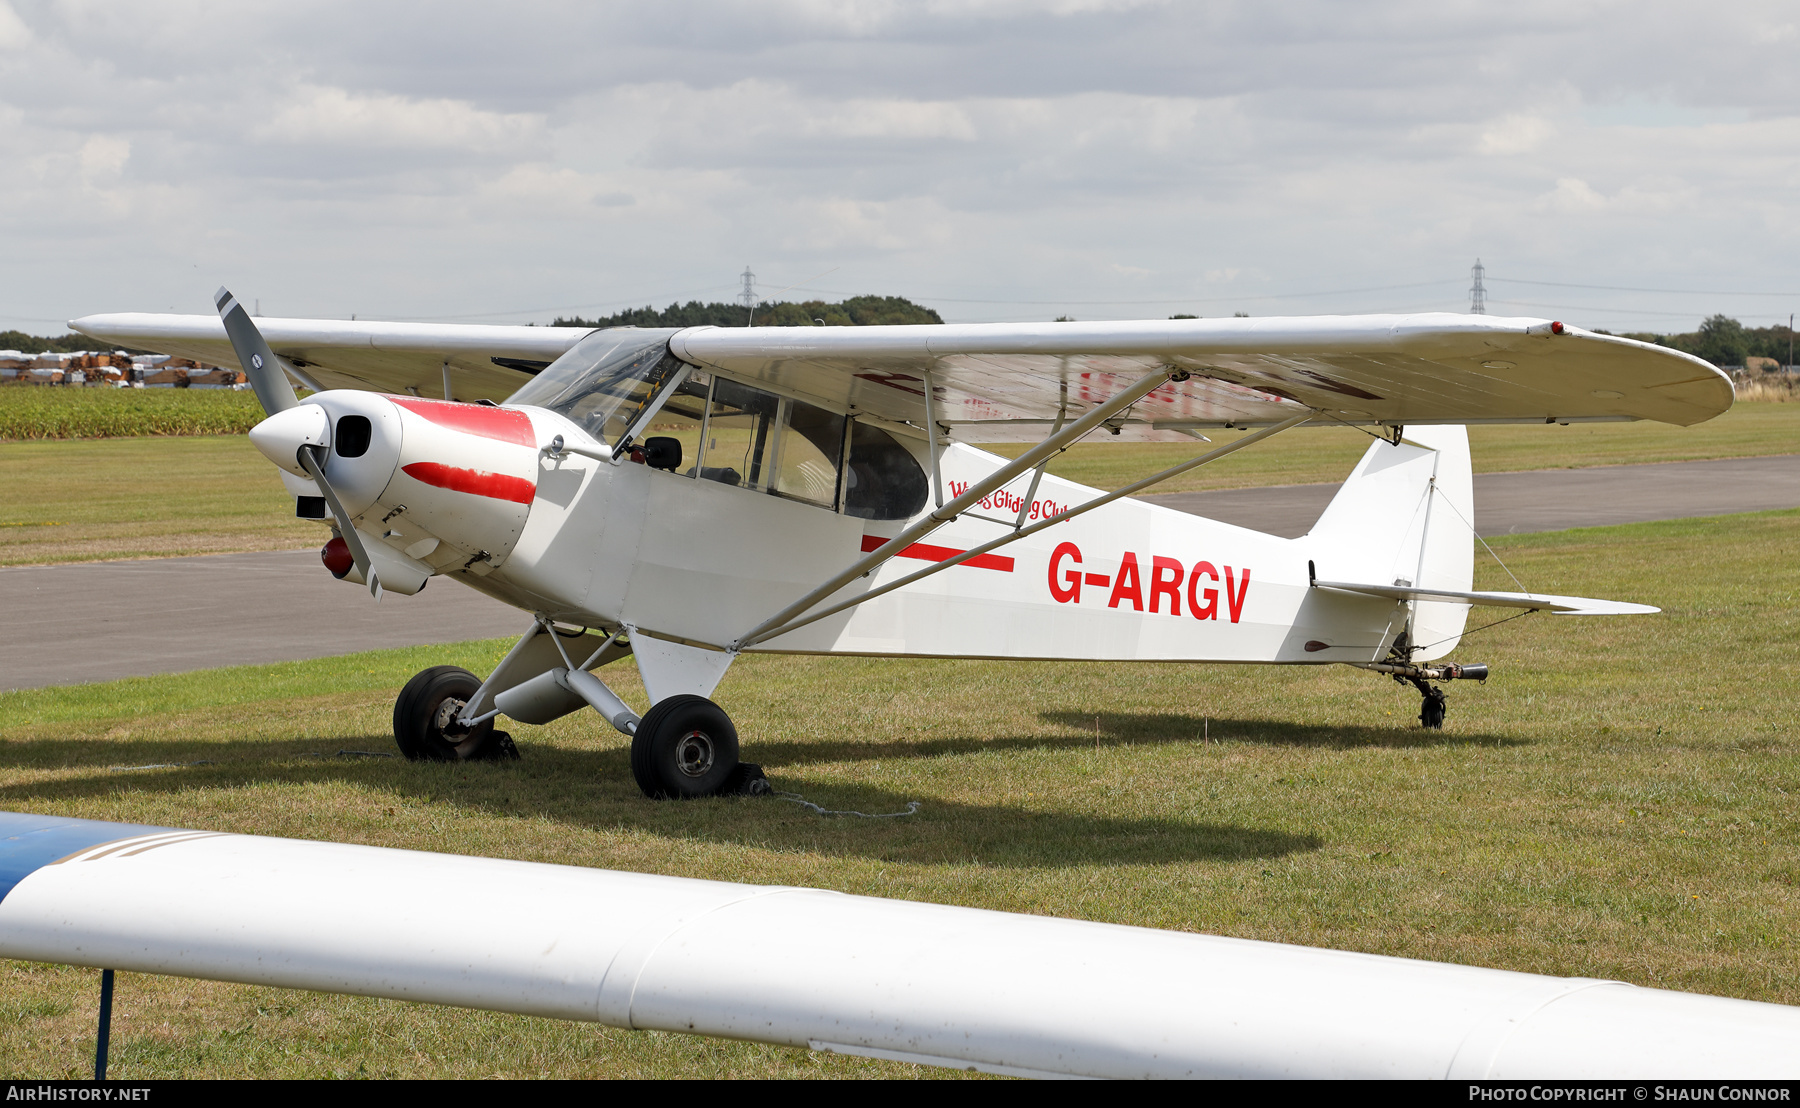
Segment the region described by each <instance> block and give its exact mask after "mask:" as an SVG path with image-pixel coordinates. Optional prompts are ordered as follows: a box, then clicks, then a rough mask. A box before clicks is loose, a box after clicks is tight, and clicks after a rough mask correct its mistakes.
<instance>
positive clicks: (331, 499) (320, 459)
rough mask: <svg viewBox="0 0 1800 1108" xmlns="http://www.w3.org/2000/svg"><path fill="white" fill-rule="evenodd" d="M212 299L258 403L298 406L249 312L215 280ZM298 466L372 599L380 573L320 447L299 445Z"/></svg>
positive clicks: (268, 408)
mask: <svg viewBox="0 0 1800 1108" xmlns="http://www.w3.org/2000/svg"><path fill="white" fill-rule="evenodd" d="M213 304H214V305H215V306H216V307H217V308H218V309H219V318H220V319H222V320H223V321H224V322H225V336H226V337H227V338H229V339H230V340H231V349H232V350H233V351H234V352H235V353H236V354H237V358H238V363H239V364H240V365H242V366H243V367H244V373H245V375H247V376H248V377H249V378H250V387H251V388H252V389H255V390H256V399H257V401H258V402H259V403H260V404H262V407H263V411H265V412H267V413H268V414H269V416H270V418H273V417H275V416H277V415H279V414H281V413H282V412H285V411H287V410H288V409H290V408H295V407H298V406H299V404H300V398H299V397H297V396H295V395H294V386H293V385H292V384H291V383H289V381H288V379H287V374H286V373H284V372H282V369H281V363H280V362H279V361H278V360H276V357H275V352H274V351H273V350H270V349H269V344H268V342H267V341H266V340H264V338H263V336H262V332H261V331H259V330H257V329H256V324H255V322H254V321H252V320H251V318H250V313H249V312H246V311H245V310H244V306H243V305H242V304H240V303H238V299H237V297H235V296H233V295H231V290H229V289H227V288H225V287H223V286H220V288H219V291H218V292H216V293H214V294H213ZM295 460H296V461H298V462H299V463H300V468H302V469H304V470H306V472H307V474H308V475H309V476H310V477H312V479H313V484H315V485H317V486H319V491H320V492H321V493H323V494H324V496H325V503H326V504H328V505H329V506H330V507H331V514H332V515H333V516H335V517H336V518H337V524H338V534H339V535H340V536H341V537H342V538H343V540H344V545H345V546H347V547H349V548H350V557H351V559H352V560H354V561H355V562H356V568H357V569H358V570H359V571H361V573H362V577H363V580H364V581H367V582H368V583H369V595H371V596H373V597H374V598H375V599H376V600H380V599H381V577H380V575H379V574H377V573H376V572H375V565H374V563H373V562H371V561H370V560H369V551H368V549H367V548H365V547H364V546H363V542H362V536H361V535H360V534H358V533H357V531H356V525H355V524H353V523H352V522H351V521H350V513H349V512H346V511H345V510H344V502H343V501H341V500H339V499H338V495H337V490H335V489H333V488H332V487H331V482H329V481H327V480H326V479H325V447H323V446H311V445H307V446H302V447H300V449H299V451H298V453H297V454H296V456H295Z"/></svg>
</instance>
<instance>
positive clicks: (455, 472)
mask: <svg viewBox="0 0 1800 1108" xmlns="http://www.w3.org/2000/svg"><path fill="white" fill-rule="evenodd" d="M400 468H401V470H402V471H403V472H405V474H406V475H407V476H408V477H411V478H412V479H413V480H415V481H418V482H420V483H422V484H426V485H431V486H433V487H434V488H440V489H449V490H450V491H451V492H466V493H469V494H470V495H472V496H488V497H492V498H493V499H495V500H511V501H513V502H515V503H518V504H529V503H531V500H532V497H534V496H536V495H537V486H536V485H534V484H532V483H531V482H530V481H527V480H525V478H523V477H508V476H507V475H506V474H504V473H483V472H482V471H481V470H479V469H460V468H458V467H456V466H447V465H443V464H442V463H439V462H414V463H413V464H412V465H409V466H402V467H400Z"/></svg>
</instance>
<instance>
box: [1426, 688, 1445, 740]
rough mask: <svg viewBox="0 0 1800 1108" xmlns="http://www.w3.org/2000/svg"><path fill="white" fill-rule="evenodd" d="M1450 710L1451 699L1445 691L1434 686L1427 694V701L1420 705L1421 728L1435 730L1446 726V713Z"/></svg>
mask: <svg viewBox="0 0 1800 1108" xmlns="http://www.w3.org/2000/svg"><path fill="white" fill-rule="evenodd" d="M1448 708H1449V698H1448V697H1446V696H1445V695H1444V690H1443V689H1440V688H1437V687H1436V686H1433V687H1432V688H1430V689H1428V690H1427V691H1426V693H1425V699H1424V700H1423V701H1421V702H1420V704H1419V726H1421V727H1428V728H1431V729H1433V730H1437V729H1440V728H1442V727H1443V726H1444V713H1445V712H1446V711H1447V710H1448Z"/></svg>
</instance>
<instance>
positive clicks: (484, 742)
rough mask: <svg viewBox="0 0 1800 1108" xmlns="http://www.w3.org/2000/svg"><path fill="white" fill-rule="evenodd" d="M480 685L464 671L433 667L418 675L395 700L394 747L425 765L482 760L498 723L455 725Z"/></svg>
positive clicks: (479, 682) (447, 667)
mask: <svg viewBox="0 0 1800 1108" xmlns="http://www.w3.org/2000/svg"><path fill="white" fill-rule="evenodd" d="M479 688H481V681H480V679H479V678H477V677H476V676H475V675H474V674H473V673H470V672H469V671H468V670H466V669H463V668H462V667H461V666H432V667H431V668H430V669H427V670H421V671H420V672H419V673H417V674H415V675H414V676H413V679H412V680H411V681H408V682H407V683H406V687H405V688H403V689H401V690H400V695H399V696H398V697H397V698H395V700H394V742H395V743H397V744H398V745H399V747H400V753H402V754H404V755H406V756H407V758H408V759H410V760H412V761H415V762H420V761H426V762H457V761H463V760H465V759H468V758H479V757H481V756H482V753H483V751H484V748H486V747H487V746H489V745H490V743H491V740H492V739H493V733H494V721H493V720H491V719H490V720H487V721H485V722H483V723H478V724H476V725H475V726H474V727H469V728H457V727H456V726H454V725H453V724H451V723H450V719H453V718H454V717H455V715H456V713H457V712H459V711H461V710H462V707H463V705H465V704H467V703H468V702H469V698H470V697H472V696H474V695H475V691H476V690H477V689H479Z"/></svg>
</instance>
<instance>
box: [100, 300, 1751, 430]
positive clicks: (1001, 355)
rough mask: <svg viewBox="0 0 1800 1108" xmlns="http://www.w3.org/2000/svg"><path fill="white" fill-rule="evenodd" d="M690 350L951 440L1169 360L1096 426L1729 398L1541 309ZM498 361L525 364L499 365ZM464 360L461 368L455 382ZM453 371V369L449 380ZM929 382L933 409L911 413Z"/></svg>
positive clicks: (135, 337) (459, 356)
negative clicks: (1545, 316) (1160, 376)
mask: <svg viewBox="0 0 1800 1108" xmlns="http://www.w3.org/2000/svg"><path fill="white" fill-rule="evenodd" d="M258 323H259V326H261V328H262V330H263V332H264V334H265V335H266V336H267V338H268V341H269V345H270V347H271V348H272V349H273V350H274V351H275V352H276V353H277V354H279V355H281V356H282V357H284V358H286V359H288V360H290V361H291V362H292V363H293V364H294V366H295V367H296V368H297V369H298V370H299V371H300V372H301V373H302V374H304V375H308V376H310V377H312V378H313V379H314V380H315V381H317V383H319V384H321V385H323V386H325V387H348V388H373V389H377V390H380V391H386V392H403V391H409V390H414V391H419V392H424V393H430V394H435V393H437V392H438V391H439V390H440V389H441V388H442V384H441V381H442V378H441V366H442V364H443V363H444V362H445V361H449V362H450V363H451V365H452V366H453V368H454V369H456V370H457V371H458V372H459V375H458V377H457V398H458V399H477V398H483V397H485V398H489V399H494V400H503V399H505V397H506V396H507V395H510V393H511V392H512V391H513V390H514V389H515V388H517V387H518V386H519V385H522V384H523V383H524V382H525V381H526V380H528V379H529V373H530V371H531V370H532V369H534V368H535V363H543V362H548V361H550V360H552V359H554V358H555V357H557V356H558V355H560V354H561V353H562V352H563V351H565V350H567V349H568V348H569V347H570V346H573V345H574V343H575V342H576V341H577V340H579V339H580V338H581V337H582V336H583V335H584V334H586V333H587V332H586V331H583V330H580V329H575V328H546V327H486V326H482V327H477V326H468V325H441V324H440V325H432V324H405V323H372V322H371V323H363V322H342V321H336V320H281V319H263V320H259V321H258ZM70 326H72V327H74V328H75V329H76V330H79V331H82V332H84V333H86V334H90V335H93V336H95V337H97V338H104V339H106V340H108V341H111V342H116V343H120V344H123V345H133V346H139V347H145V348H149V349H153V350H165V351H168V352H170V353H180V354H184V355H187V356H191V357H198V358H204V359H206V360H208V361H212V362H215V363H218V364H234V361H235V359H234V358H233V357H232V355H231V353H230V344H229V342H228V341H227V340H226V338H225V333H224V330H223V328H222V327H221V326H220V324H219V321H218V320H217V319H214V318H210V317H205V316H163V315H99V316H88V317H85V318H83V319H78V320H75V321H73V322H72V323H71V324H70ZM669 335H670V337H669V347H670V350H671V351H672V352H673V353H674V354H675V355H676V356H677V357H679V358H681V359H682V360H684V361H687V362H690V363H692V364H695V365H698V366H702V367H706V368H711V369H716V370H719V371H721V372H724V373H726V374H728V375H731V376H734V377H739V378H743V379H745V380H751V381H758V382H762V383H765V384H768V385H770V386H772V387H774V388H776V389H778V390H781V391H786V392H790V393H793V394H795V395H798V396H803V397H810V398H815V399H818V400H821V401H823V402H825V403H827V404H830V405H833V406H835V407H838V408H841V409H846V410H849V411H852V412H856V413H858V414H863V415H866V416H871V417H874V418H877V419H882V420H887V421H890V422H893V423H903V424H911V425H913V426H915V427H921V428H922V427H923V426H924V424H925V423H926V422H927V419H928V418H930V419H935V421H936V422H937V423H938V424H939V425H940V426H942V427H943V428H944V429H945V430H946V431H947V433H948V435H949V437H950V438H951V439H953V440H957V441H964V442H1012V441H1016V442H1037V441H1040V440H1042V439H1043V438H1044V436H1045V434H1046V433H1047V432H1048V431H1049V430H1050V428H1051V427H1052V426H1053V425H1054V424H1055V423H1056V422H1057V421H1058V420H1059V418H1062V419H1071V420H1072V419H1074V418H1076V417H1077V416H1079V415H1080V414H1081V413H1082V412H1084V411H1087V410H1090V409H1092V408H1093V407H1095V406H1096V405H1098V404H1100V403H1102V402H1104V401H1105V400H1107V399H1108V398H1109V397H1111V396H1113V395H1114V394H1116V393H1118V392H1120V391H1121V390H1123V389H1125V388H1126V387H1127V386H1129V385H1130V383H1131V382H1133V381H1135V380H1138V379H1140V378H1142V377H1143V376H1144V375H1145V374H1146V373H1149V372H1152V371H1154V370H1156V369H1158V368H1161V367H1166V368H1172V369H1176V370H1179V371H1184V372H1185V373H1186V374H1187V375H1188V376H1187V378H1186V379H1185V380H1171V381H1169V382H1168V383H1166V384H1164V385H1162V386H1160V387H1158V388H1157V389H1156V390H1155V391H1154V392H1152V393H1150V394H1149V395H1148V396H1146V397H1145V398H1144V399H1143V400H1141V401H1139V402H1138V403H1137V404H1135V405H1133V406H1132V407H1131V408H1130V409H1128V410H1126V411H1124V412H1122V413H1120V414H1118V415H1117V416H1115V417H1114V418H1112V419H1109V420H1108V421H1107V424H1106V427H1107V429H1108V430H1109V431H1111V432H1113V434H1114V435H1115V436H1117V437H1118V438H1121V439H1131V440H1138V441H1144V440H1171V439H1181V438H1185V437H1187V436H1188V434H1190V433H1192V432H1194V431H1196V430H1198V429H1204V428H1216V427H1227V426H1236V427H1242V426H1254V425H1267V424H1272V423H1276V422H1280V421H1282V420H1286V419H1289V418H1291V417H1293V416H1295V415H1298V414H1303V413H1304V412H1306V411H1307V410H1309V409H1310V410H1313V411H1317V412H1319V413H1321V414H1322V416H1323V417H1324V418H1322V419H1320V420H1317V421H1316V423H1329V422H1332V421H1341V422H1347V423H1356V424H1363V425H1376V424H1379V425H1385V426H1399V425H1406V424H1414V425H1417V424H1430V423H1547V422H1551V423H1571V422H1595V421H1622V420H1639V419H1648V420H1655V421H1658V422H1662V423H1671V424H1676V425H1679V426H1689V425H1692V424H1695V423H1700V422H1703V421H1704V420H1707V419H1711V418H1712V417H1713V416H1716V415H1718V414H1719V413H1721V412H1723V411H1725V410H1726V409H1727V408H1729V407H1730V406H1731V401H1732V389H1731V382H1730V379H1729V378H1727V377H1726V376H1725V375H1724V374H1723V373H1721V372H1720V371H1719V370H1717V369H1715V368H1714V367H1712V366H1711V365H1709V364H1707V363H1706V362H1703V361H1701V360H1700V359H1698V358H1694V357H1692V356H1690V355H1687V354H1683V353H1681V352H1679V351H1675V350H1670V349H1667V348H1665V347H1658V346H1652V345H1649V344H1647V343H1641V342H1637V341H1635V340H1632V339H1625V338H1619V337H1617V336H1613V335H1602V334H1597V333H1594V332H1591V331H1584V330H1582V329H1580V328H1577V327H1569V326H1565V325H1563V324H1560V323H1553V322H1551V321H1549V320H1542V319H1530V318H1501V317H1494V316H1466V315H1452V314H1448V313H1432V314H1423V315H1407V316H1397V315H1370V316H1308V317H1287V318H1281V317H1269V318H1262V319H1242V318H1240V319H1199V320H1151V321H1141V322H1114V323H1042V324H1029V323H1027V324H1019V323H1000V324H946V325H928V326H898V327H768V328H755V329H745V328H719V327H695V328H688V329H686V330H682V331H675V332H670V333H669ZM495 359H505V360H512V361H514V362H515V363H519V364H525V363H532V364H525V365H524V369H523V370H515V369H512V368H504V367H503V366H502V365H500V364H498V363H497V362H496V361H495ZM461 374H468V375H469V376H468V377H467V378H465V377H464V376H462V375H461ZM465 381H467V384H466V385H465ZM928 388H929V391H930V394H931V398H932V401H933V403H932V404H931V405H930V407H931V408H932V409H933V410H932V411H931V412H930V414H929V416H928V414H927V407H928V405H927V402H926V393H927V389H928Z"/></svg>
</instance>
